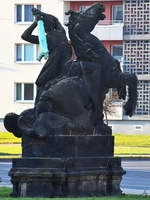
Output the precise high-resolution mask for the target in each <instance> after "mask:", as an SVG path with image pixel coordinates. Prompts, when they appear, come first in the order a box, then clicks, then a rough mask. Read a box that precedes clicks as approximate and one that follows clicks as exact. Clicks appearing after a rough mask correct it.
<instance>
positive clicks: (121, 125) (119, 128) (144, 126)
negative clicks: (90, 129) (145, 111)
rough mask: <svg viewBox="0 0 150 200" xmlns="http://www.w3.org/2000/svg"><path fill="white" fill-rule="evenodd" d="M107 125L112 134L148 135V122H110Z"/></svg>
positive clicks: (149, 132) (149, 123)
mask: <svg viewBox="0 0 150 200" xmlns="http://www.w3.org/2000/svg"><path fill="white" fill-rule="evenodd" d="M108 124H109V126H110V127H111V128H112V133H117V134H124V135H133V134H138V135H150V121H149V120H111V121H109V123H108Z"/></svg>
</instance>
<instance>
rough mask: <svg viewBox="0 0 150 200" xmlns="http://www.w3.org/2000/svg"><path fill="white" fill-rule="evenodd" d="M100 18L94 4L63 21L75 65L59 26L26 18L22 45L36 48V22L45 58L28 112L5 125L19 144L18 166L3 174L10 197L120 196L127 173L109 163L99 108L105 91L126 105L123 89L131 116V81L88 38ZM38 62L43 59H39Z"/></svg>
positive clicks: (107, 133)
mask: <svg viewBox="0 0 150 200" xmlns="http://www.w3.org/2000/svg"><path fill="white" fill-rule="evenodd" d="M104 11H105V7H104V6H103V5H102V4H100V3H96V4H93V5H91V6H90V7H89V8H88V9H87V10H85V11H84V12H74V11H71V10H70V11H68V12H67V13H66V14H67V15H69V21H68V24H67V27H68V31H69V37H70V39H71V44H72V46H73V48H74V50H75V53H76V56H77V60H76V61H74V60H73V59H72V47H71V45H70V43H69V42H68V39H67V37H66V33H65V30H64V28H63V27H62V25H61V24H60V22H59V20H58V19H57V18H56V17H54V16H52V15H50V14H46V13H43V12H41V11H40V10H38V9H35V8H34V9H33V11H32V12H33V15H34V16H35V21H34V22H33V24H31V25H30V26H29V27H28V28H27V29H26V30H25V31H24V33H23V34H22V36H21V37H22V39H24V40H26V41H28V42H31V43H33V44H39V38H38V36H36V35H33V34H32V32H33V30H34V29H35V28H36V27H37V23H38V22H39V21H42V22H43V24H44V29H45V32H46V40H47V48H48V50H46V53H47V52H49V54H48V58H47V61H46V63H45V65H44V66H43V68H42V70H41V72H40V74H39V76H38V78H37V80H36V85H37V96H36V100H35V104H34V108H32V109H27V110H25V111H23V112H22V113H21V114H19V115H18V114H16V113H8V114H7V115H6V116H5V119H4V125H5V127H6V129H7V130H8V131H10V132H12V133H13V134H14V135H15V136H16V137H22V158H20V159H14V160H13V167H12V169H11V170H10V172H9V175H10V176H11V178H12V183H13V193H12V196H18V197H72V196H89V193H91V194H93V195H95V196H101V195H113V194H115V195H118V194H121V190H120V181H121V177H122V175H123V174H124V173H125V172H124V171H123V169H122V168H121V159H120V158H117V157H113V154H114V137H113V136H112V135H111V134H112V131H111V129H110V128H109V126H107V125H106V124H105V123H104V121H103V102H104V99H105V95H106V93H107V92H108V90H109V88H117V91H118V95H119V98H121V99H124V100H125V98H126V96H127V95H126V86H128V100H127V102H126V104H125V106H124V109H125V113H126V115H129V116H132V115H133V113H134V110H135V107H136V101H137V78H136V76H135V75H134V74H125V73H123V72H122V71H121V68H120V63H119V62H118V61H117V60H116V59H114V58H113V57H112V56H111V55H110V54H109V53H108V52H107V50H106V48H105V47H104V45H103V44H102V42H101V41H100V40H99V39H98V38H97V37H95V36H94V35H92V34H91V31H92V30H93V29H94V27H95V25H96V24H97V22H98V21H99V20H104V18H105V15H104ZM40 55H41V57H40V58H42V56H44V55H45V54H43V53H42V54H40ZM46 55H47V54H46ZM31 158H32V159H31ZM29 172H30V173H29ZM89 177H90V178H89ZM31 188H32V189H31Z"/></svg>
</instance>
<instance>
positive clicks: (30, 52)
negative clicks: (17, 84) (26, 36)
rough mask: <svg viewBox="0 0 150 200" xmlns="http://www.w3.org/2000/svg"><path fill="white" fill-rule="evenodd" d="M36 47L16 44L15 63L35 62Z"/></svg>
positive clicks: (37, 49)
mask: <svg viewBox="0 0 150 200" xmlns="http://www.w3.org/2000/svg"><path fill="white" fill-rule="evenodd" d="M38 47H39V46H38V45H34V44H16V62H36V60H37V56H38V51H39V48H38Z"/></svg>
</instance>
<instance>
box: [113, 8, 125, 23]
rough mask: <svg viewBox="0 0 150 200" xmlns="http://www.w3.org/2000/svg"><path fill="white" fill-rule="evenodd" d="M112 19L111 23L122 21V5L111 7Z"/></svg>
mask: <svg viewBox="0 0 150 200" xmlns="http://www.w3.org/2000/svg"><path fill="white" fill-rule="evenodd" d="M112 21H113V23H122V22H123V6H121V5H119V6H113V7H112Z"/></svg>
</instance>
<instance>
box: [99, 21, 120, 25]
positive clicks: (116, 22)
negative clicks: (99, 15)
mask: <svg viewBox="0 0 150 200" xmlns="http://www.w3.org/2000/svg"><path fill="white" fill-rule="evenodd" d="M119 24H123V20H103V21H99V22H98V25H103V26H105V25H119Z"/></svg>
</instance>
